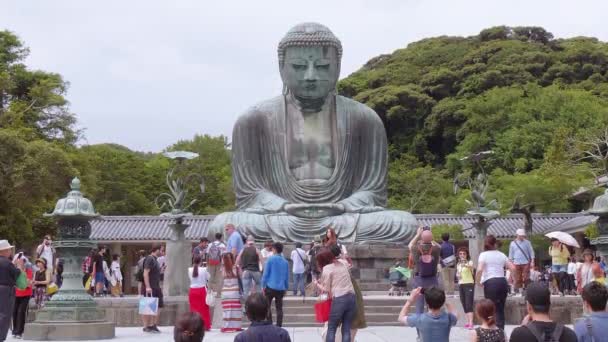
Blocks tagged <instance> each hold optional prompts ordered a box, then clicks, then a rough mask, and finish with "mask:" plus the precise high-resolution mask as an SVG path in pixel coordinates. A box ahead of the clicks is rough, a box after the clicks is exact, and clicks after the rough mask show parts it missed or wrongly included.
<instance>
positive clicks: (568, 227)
mask: <svg viewBox="0 0 608 342" xmlns="http://www.w3.org/2000/svg"><path fill="white" fill-rule="evenodd" d="M414 216H416V219H417V220H418V223H419V224H420V225H424V226H427V225H428V226H431V227H432V226H434V225H438V224H450V225H456V224H458V225H461V226H462V229H463V233H464V235H465V237H466V238H467V239H471V238H474V236H475V230H474V229H473V227H472V225H471V224H472V223H473V222H474V221H475V218H474V217H472V216H464V215H463V216H461V215H449V214H418V215H414ZM214 217H215V216H214V215H204V216H201V215H195V216H191V217H188V218H186V219H185V220H184V223H186V224H190V227H189V228H188V229H187V230H186V238H187V239H189V240H192V241H197V240H199V239H200V238H201V237H204V236H207V235H208V234H207V227H208V226H209V224H210V223H211V221H212V220H213V218H214ZM595 220H596V217H593V216H587V215H584V214H581V213H557V214H533V232H534V233H535V234H542V233H546V232H550V231H555V230H559V231H565V232H568V233H574V232H576V231H582V230H584V229H585V228H586V227H587V226H588V225H590V224H592V223H593V222H595ZM170 223H171V219H170V218H168V217H160V216H101V217H100V218H99V219H96V220H93V221H91V227H92V232H91V240H96V241H100V242H103V241H108V242H110V241H133V242H135V241H142V242H150V241H157V240H168V239H169V237H170V236H171V231H170V229H169V227H168V224H170ZM523 226H524V217H523V215H521V214H511V215H505V216H501V217H499V218H497V219H495V220H493V223H492V225H491V226H490V228H489V234H494V235H495V236H496V237H497V238H500V239H507V238H512V237H515V230H516V229H518V228H523Z"/></svg>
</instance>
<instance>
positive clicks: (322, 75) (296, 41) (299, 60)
mask: <svg viewBox="0 0 608 342" xmlns="http://www.w3.org/2000/svg"><path fill="white" fill-rule="evenodd" d="M278 54H279V68H280V70H281V78H282V79H283V85H284V87H285V88H286V89H287V90H288V91H289V92H291V93H292V94H293V95H295V96H296V97H297V98H300V99H304V100H318V99H324V98H325V97H327V95H329V94H330V93H331V92H332V91H333V90H335V89H336V83H337V82H338V77H339V75H340V61H341V59H342V44H341V43H340V40H339V39H338V38H336V36H334V34H333V33H332V32H331V31H330V30H329V29H328V28H327V27H325V26H323V25H321V24H317V23H303V24H299V25H296V26H295V27H293V28H292V29H291V30H289V32H287V34H286V35H285V37H283V39H281V42H280V43H279V48H278Z"/></svg>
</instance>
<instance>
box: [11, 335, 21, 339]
mask: <svg viewBox="0 0 608 342" xmlns="http://www.w3.org/2000/svg"><path fill="white" fill-rule="evenodd" d="M13 337H14V338H15V339H16V340H21V339H23V336H21V335H15V336H13Z"/></svg>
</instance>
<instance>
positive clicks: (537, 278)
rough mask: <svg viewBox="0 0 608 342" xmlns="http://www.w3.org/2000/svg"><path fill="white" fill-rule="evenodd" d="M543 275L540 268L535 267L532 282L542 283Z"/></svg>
mask: <svg viewBox="0 0 608 342" xmlns="http://www.w3.org/2000/svg"><path fill="white" fill-rule="evenodd" d="M541 277H542V274H541V273H540V272H539V271H538V267H536V265H534V266H533V267H532V269H531V270H530V281H531V282H533V283H537V282H540V281H541V280H542V279H541Z"/></svg>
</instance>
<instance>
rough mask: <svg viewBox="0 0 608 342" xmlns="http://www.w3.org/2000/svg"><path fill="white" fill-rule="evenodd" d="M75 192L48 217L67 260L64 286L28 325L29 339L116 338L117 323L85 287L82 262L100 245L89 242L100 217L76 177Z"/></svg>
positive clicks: (65, 260) (56, 243) (64, 261)
mask: <svg viewBox="0 0 608 342" xmlns="http://www.w3.org/2000/svg"><path fill="white" fill-rule="evenodd" d="M71 188H72V190H71V191H70V192H69V193H68V195H67V196H66V197H65V198H62V199H60V200H59V201H57V205H56V206H55V209H54V210H53V212H52V213H51V214H45V216H47V217H54V218H55V219H56V220H57V224H58V226H59V232H58V238H57V239H56V241H55V242H53V247H55V249H56V250H57V254H58V257H59V258H61V259H62V260H63V265H64V266H63V267H64V271H63V285H62V287H61V289H59V291H58V292H57V293H56V294H55V295H54V296H53V297H52V298H51V300H49V301H48V302H47V303H46V305H45V307H44V308H43V309H41V310H40V311H38V312H37V313H36V320H35V321H34V322H33V323H31V324H28V326H27V329H26V331H25V336H24V337H25V339H26V340H37V341H64V340H76V341H78V340H101V339H111V338H114V336H115V327H114V323H109V322H106V320H105V312H104V310H101V309H99V308H98V307H97V304H96V303H95V301H94V300H93V299H92V298H91V296H90V295H89V294H88V293H87V292H86V291H85V289H84V287H83V286H82V269H81V262H82V260H84V258H85V257H86V256H87V255H88V253H89V251H90V250H91V249H93V248H96V247H97V245H96V243H94V242H93V241H91V240H90V239H89V237H90V236H91V224H90V223H89V221H90V220H92V219H94V218H97V217H98V216H99V214H97V213H96V212H95V209H94V208H93V203H91V201H90V200H88V199H87V198H85V197H84V196H83V195H82V193H81V192H80V180H79V179H78V178H74V179H73V180H72V183H71Z"/></svg>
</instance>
